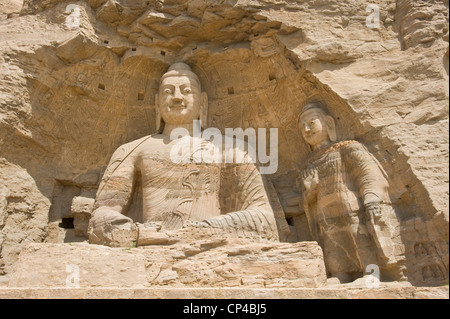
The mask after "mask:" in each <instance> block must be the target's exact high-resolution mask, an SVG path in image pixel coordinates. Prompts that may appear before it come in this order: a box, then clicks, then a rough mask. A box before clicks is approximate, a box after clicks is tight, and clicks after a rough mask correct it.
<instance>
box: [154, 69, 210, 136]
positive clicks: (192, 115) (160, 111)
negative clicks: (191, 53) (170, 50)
mask: <svg viewBox="0 0 450 319" xmlns="http://www.w3.org/2000/svg"><path fill="white" fill-rule="evenodd" d="M207 110H208V96H207V94H206V93H205V92H202V89H201V85H200V80H199V78H198V77H197V75H196V74H195V73H194V72H192V70H191V68H190V67H189V66H188V65H187V64H185V63H175V64H173V65H171V66H170V67H169V70H168V71H167V73H165V74H164V75H163V76H162V77H161V81H160V85H159V92H158V95H156V129H157V131H160V130H161V127H162V125H161V124H162V123H161V120H162V122H164V123H165V124H170V125H180V126H182V125H189V124H192V123H193V121H194V120H201V121H202V126H203V125H206V121H207Z"/></svg>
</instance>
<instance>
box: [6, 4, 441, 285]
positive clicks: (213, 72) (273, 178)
mask: <svg viewBox="0 0 450 319" xmlns="http://www.w3.org/2000/svg"><path fill="white" fill-rule="evenodd" d="M374 2H375V3H376V4H377V5H378V7H379V9H380V25H379V28H375V29H371V28H368V27H367V26H366V18H367V16H368V14H369V13H367V12H366V6H367V2H366V1H359V0H348V1H328V2H326V3H324V2H321V1H302V2H299V1H271V0H264V1H247V0H241V1H237V0H236V1H225V2H221V3H220V4H219V3H217V2H216V1H208V0H195V1H185V0H174V1H154V0H151V1H146V2H145V1H143V2H141V1H139V2H135V1H125V0H108V1H103V0H89V1H78V2H75V3H72V2H68V1H62V2H61V1H56V0H54V1H53V0H49V1H35V0H25V1H24V2H23V6H22V4H21V3H20V1H12V0H11V1H6V2H2V4H1V6H0V11H1V14H0V44H1V45H0V73H1V74H2V77H1V78H0V157H1V162H0V272H1V273H9V272H11V270H12V266H13V264H14V263H15V261H16V260H17V256H18V254H19V252H20V250H21V248H22V246H23V245H24V244H25V243H27V242H41V241H45V240H46V241H48V242H58V241H59V242H63V241H66V242H67V241H73V240H85V238H84V237H80V236H75V234H74V233H73V230H72V229H69V230H66V229H62V228H61V227H59V226H58V225H59V224H60V223H61V222H62V221H63V219H64V221H68V220H70V219H71V218H74V216H73V214H72V211H71V204H72V200H73V198H74V197H77V196H80V197H85V198H91V199H92V198H94V197H95V193H96V191H97V188H98V185H99V183H100V179H101V176H102V175H103V172H104V170H105V168H106V165H107V163H108V160H109V159H110V158H111V155H112V153H113V152H114V150H115V149H117V147H118V146H120V145H122V144H124V143H127V142H130V141H133V140H136V139H138V138H141V137H143V136H146V135H149V134H151V133H154V132H155V130H156V126H155V120H154V119H155V94H156V93H157V90H158V81H159V78H160V76H161V75H162V74H163V73H164V72H165V71H166V69H167V67H168V66H169V65H171V64H173V63H174V62H179V61H183V62H186V63H187V64H189V65H191V67H192V68H193V70H194V71H195V72H196V73H197V74H198V75H199V77H200V80H201V81H202V84H203V85H204V90H205V91H206V92H207V94H208V96H209V99H210V109H209V112H208V114H209V115H208V126H209V127H217V128H219V129H220V130H222V131H223V130H224V129H225V128H227V127H229V128H235V127H242V128H243V129H245V128H247V127H255V128H258V127H260V128H267V129H269V128H274V127H276V128H278V129H279V168H278V171H277V173H275V174H273V175H270V176H268V180H269V182H270V183H271V185H272V186H273V188H272V190H273V192H272V193H271V194H269V198H271V199H272V200H271V201H272V204H273V205H280V207H279V208H280V209H282V211H283V212H284V214H285V216H286V218H287V221H288V223H289V227H290V230H291V235H290V237H289V238H288V239H286V240H288V241H291V242H298V241H310V240H311V239H312V237H311V234H310V233H309V230H308V226H307V221H306V216H305V214H304V212H303V210H302V209H301V207H302V205H300V202H301V195H302V194H301V190H300V189H299V188H298V187H297V185H296V183H295V181H296V178H297V176H298V175H299V171H300V170H301V169H302V165H303V164H304V163H306V161H307V157H308V148H307V145H306V144H305V143H304V142H302V141H301V137H300V133H299V130H298V121H297V120H298V117H299V114H300V111H301V106H302V105H304V104H305V102H306V101H307V100H308V99H310V98H311V97H314V96H317V97H320V98H321V99H323V100H325V101H326V102H327V104H329V105H333V108H332V109H331V110H330V113H332V114H331V115H332V116H333V117H334V118H335V119H336V126H337V128H338V132H339V134H340V136H338V139H339V140H349V139H355V140H358V141H360V142H361V143H363V144H364V145H366V146H367V147H368V149H369V150H370V151H371V153H372V154H373V155H374V156H375V157H376V158H377V160H378V161H379V162H380V163H381V165H382V166H383V169H384V170H385V171H386V174H387V176H389V183H390V190H391V194H390V196H391V201H392V203H393V207H394V209H395V210H396V212H397V216H398V217H399V222H400V229H401V233H402V238H401V239H402V242H403V243H404V245H405V258H406V261H407V267H408V271H409V273H408V280H410V281H411V282H412V283H413V284H415V285H423V286H429V285H442V284H445V283H448V267H449V266H448V220H449V208H448V202H449V193H448V173H449V170H448V162H449V157H448V99H449V91H448V79H449V78H448V57H449V56H448V52H449V51H448V48H449V44H448V1H413V0H401V1H388V0H377V1H374ZM70 4H72V5H75V7H73V6H72V7H68V6H69V5H70ZM20 8H21V9H20ZM19 10H21V11H20V14H19ZM74 15H75V16H74Z"/></svg>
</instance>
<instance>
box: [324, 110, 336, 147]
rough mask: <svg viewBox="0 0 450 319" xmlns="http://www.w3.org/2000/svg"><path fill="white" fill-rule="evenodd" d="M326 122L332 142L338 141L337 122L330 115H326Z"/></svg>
mask: <svg viewBox="0 0 450 319" xmlns="http://www.w3.org/2000/svg"><path fill="white" fill-rule="evenodd" d="M325 124H326V126H327V131H328V138H329V139H330V141H331V142H336V139H337V136H336V123H335V122H334V118H332V117H331V116H330V115H327V116H325Z"/></svg>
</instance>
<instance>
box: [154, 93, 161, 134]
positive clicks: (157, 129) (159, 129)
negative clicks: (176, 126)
mask: <svg viewBox="0 0 450 319" xmlns="http://www.w3.org/2000/svg"><path fill="white" fill-rule="evenodd" d="M155 114H156V116H155V120H156V132H160V131H161V127H162V125H161V112H160V111H159V95H158V94H156V95H155Z"/></svg>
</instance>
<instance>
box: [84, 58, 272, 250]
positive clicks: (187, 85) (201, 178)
mask: <svg viewBox="0 0 450 319" xmlns="http://www.w3.org/2000/svg"><path fill="white" fill-rule="evenodd" d="M207 108H208V97H207V95H206V93H204V92H202V91H201V85H200V81H199V78H198V77H197V76H196V74H194V73H193V72H192V71H191V69H190V67H189V66H188V65H186V64H184V63H176V64H174V65H172V66H171V67H170V68H169V70H168V72H167V73H165V74H164V75H163V76H162V78H161V82H160V88H159V94H158V95H157V96H156V114H157V116H156V121H157V128H158V131H159V130H160V129H163V130H162V133H161V134H155V135H151V136H147V137H143V138H141V139H139V140H136V141H133V142H131V143H128V144H125V145H123V146H121V147H119V148H118V149H117V150H116V152H115V153H114V154H113V156H112V158H111V160H110V163H109V165H108V167H107V169H106V172H105V174H104V177H103V180H102V182H101V184H100V187H99V190H98V192H97V196H96V199H95V204H94V211H93V215H92V218H91V220H90V223H89V231H88V232H89V240H90V242H91V243H94V244H104V245H110V246H121V245H123V244H124V243H123V238H122V237H123V234H127V232H132V231H133V229H136V226H135V222H139V223H142V224H144V225H145V224H146V223H147V224H148V223H150V224H152V225H155V224H156V225H159V226H158V227H159V228H157V229H158V232H161V233H164V232H165V231H172V232H174V231H175V232H176V231H177V230H180V229H183V228H185V227H198V228H209V229H210V230H211V233H214V232H217V231H224V232H225V233H227V234H231V235H235V236H239V237H246V238H258V239H263V240H273V241H278V239H279V237H278V231H277V225H276V221H275V216H274V212H273V210H272V208H271V206H270V204H269V200H268V197H267V195H266V191H265V186H264V182H263V179H262V176H261V175H260V173H259V171H258V167H257V165H256V163H255V161H253V160H250V159H249V156H248V154H247V152H246V151H245V150H242V149H239V148H236V149H234V150H232V151H233V152H234V153H235V155H236V157H240V158H243V159H244V160H243V161H240V162H239V163H225V161H217V162H212V163H211V162H208V163H205V162H203V161H181V162H180V161H174V160H173V156H171V152H173V148H174V147H177V143H179V140H172V139H171V133H172V131H173V130H175V129H185V130H187V132H189V135H187V136H185V137H184V139H185V141H187V142H188V144H189V142H192V143H190V144H189V145H197V146H198V147H197V148H196V147H195V146H194V147H193V148H192V149H191V151H190V152H189V154H184V155H183V156H185V157H186V156H188V157H190V158H191V159H192V158H193V157H196V153H198V152H201V151H202V150H205V149H208V150H210V148H208V147H209V146H211V145H210V142H209V141H204V140H200V141H199V140H195V139H196V137H195V136H193V134H192V133H193V131H194V130H195V127H194V126H195V124H194V123H195V122H198V120H201V122H203V123H206V119H207ZM186 139H187V140H186ZM195 142H197V144H196V143H195ZM238 153H240V154H238ZM197 158H198V157H197ZM200 158H201V157H200ZM138 187H139V188H140V189H137V188H138ZM135 192H140V193H141V194H142V195H141V196H142V216H140V217H139V219H140V220H132V219H131V218H130V217H129V216H130V214H129V213H130V212H129V211H128V210H129V207H130V202H131V199H132V197H133V196H134V193H135ZM127 215H128V216H127ZM125 237H127V236H125ZM150 242H151V241H150ZM125 245H128V243H126V242H125Z"/></svg>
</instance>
